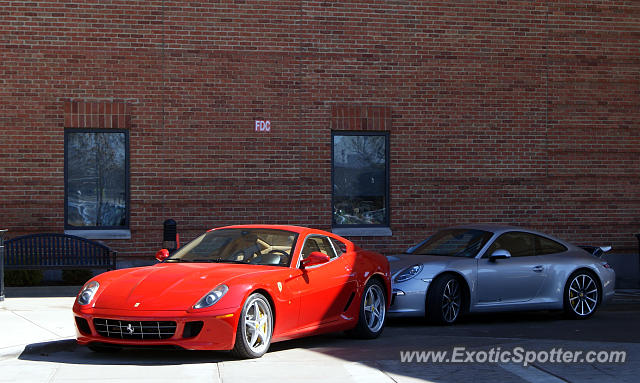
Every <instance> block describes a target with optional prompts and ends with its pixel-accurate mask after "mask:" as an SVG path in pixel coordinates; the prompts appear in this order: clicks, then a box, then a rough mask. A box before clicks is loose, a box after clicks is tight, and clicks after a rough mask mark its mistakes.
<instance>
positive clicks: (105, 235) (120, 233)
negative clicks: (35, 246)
mask: <svg viewBox="0 0 640 383" xmlns="http://www.w3.org/2000/svg"><path fill="white" fill-rule="evenodd" d="M64 233H65V234H69V235H75V236H78V237H82V238H86V239H131V230H129V229H113V230H65V231H64Z"/></svg>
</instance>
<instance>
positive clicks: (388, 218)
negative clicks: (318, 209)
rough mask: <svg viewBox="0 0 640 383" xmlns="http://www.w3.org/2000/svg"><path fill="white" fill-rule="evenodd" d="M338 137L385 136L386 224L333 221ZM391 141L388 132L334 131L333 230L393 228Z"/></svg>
mask: <svg viewBox="0 0 640 383" xmlns="http://www.w3.org/2000/svg"><path fill="white" fill-rule="evenodd" d="M336 136H383V137H384V140H385V153H384V156H385V169H384V171H385V196H384V204H385V209H386V214H385V222H383V223H381V224H336V223H334V221H333V214H334V206H335V202H336V198H335V193H334V185H335V184H334V181H335V179H334V176H335V171H334V168H335V160H334V159H335V153H334V151H335V149H334V148H335V137H336ZM390 146H391V139H390V135H389V132H388V131H379V130H377V131H362V130H332V131H331V227H332V228H336V229H337V228H341V229H342V228H373V227H375V228H378V227H380V228H388V227H391V204H390V202H391V198H390V194H391V186H390V184H389V179H390V176H389V175H390V171H389V168H390V167H391V166H390V162H391V161H390V159H391V155H390V153H391V150H390V149H391V148H390Z"/></svg>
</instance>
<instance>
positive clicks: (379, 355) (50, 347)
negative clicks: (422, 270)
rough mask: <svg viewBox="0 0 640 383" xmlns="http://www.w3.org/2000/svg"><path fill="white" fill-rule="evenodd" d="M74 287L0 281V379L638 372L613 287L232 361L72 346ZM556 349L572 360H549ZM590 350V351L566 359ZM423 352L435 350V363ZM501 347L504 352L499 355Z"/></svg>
mask: <svg viewBox="0 0 640 383" xmlns="http://www.w3.org/2000/svg"><path fill="white" fill-rule="evenodd" d="M79 289H80V287H79V286H77V287H44V288H7V292H6V295H7V297H6V299H5V301H3V302H0V382H5V381H6V382H68V381H86V380H91V381H93V382H113V381H118V382H124V381H136V382H144V381H154V382H163V381H167V382H168V381H176V380H189V381H190V382H191V381H197V382H200V381H202V382H205V381H206V382H236V381H247V380H260V381H261V382H281V381H283V380H285V381H288V382H289V381H290V382H302V381H304V382H341V383H342V382H367V383H376V382H443V383H444V382H458V381H466V380H472V381H474V382H485V381H486V382H489V381H491V382H493V381H506V382H596V381H597V382H601V381H607V382H610V381H615V382H634V383H635V382H637V373H638V371H640V331H638V329H637V326H638V319H640V292H639V291H635V290H627V291H619V292H618V293H617V294H616V297H615V299H614V302H613V303H612V304H610V305H608V306H605V307H603V308H602V309H601V310H599V311H598V312H597V313H596V315H595V316H594V317H593V318H591V319H589V320H583V321H575V320H566V319H564V318H563V317H562V316H561V315H560V314H558V313H552V312H525V313H515V314H514V313H503V314H487V315H474V316H470V317H467V318H466V319H465V320H464V321H463V322H462V323H460V324H457V325H455V326H430V325H427V324H425V323H424V322H423V321H421V320H417V319H415V320H414V319H412V320H391V321H389V322H388V324H387V327H386V329H385V331H384V333H383V335H382V336H381V337H380V338H379V339H375V340H355V339H350V338H348V337H347V336H345V335H344V334H339V333H338V334H328V335H322V336H315V337H310V338H304V339H298V340H293V341H287V342H280V343H275V344H273V345H272V346H271V349H270V351H269V352H268V353H267V354H266V355H265V356H263V357H262V358H260V359H255V360H237V359H234V358H233V357H232V356H231V355H230V354H229V353H228V352H219V351H218V352H216V351H211V352H209V351H186V350H139V349H136V350H124V351H122V352H119V353H113V354H100V353H94V352H92V351H90V350H88V349H87V348H86V347H81V346H78V345H77V344H76V342H75V340H74V336H75V329H74V324H73V316H72V313H71V306H72V305H73V300H74V295H75V293H76V292H77V291H78V290H79ZM518 352H522V354H521V355H529V354H531V355H535V356H536V360H533V361H531V362H530V363H524V362H523V361H522V360H518V359H517V358H515V356H516V355H518ZM560 352H562V353H564V354H567V355H568V356H569V357H575V358H574V359H572V360H570V361H568V362H567V361H560V362H558V361H555V360H549V355H551V359H553V357H554V355H555V356H558V355H561V354H559V353H560ZM589 352H593V355H598V356H602V358H601V360H600V361H598V360H594V361H589V362H587V361H584V360H583V361H581V360H579V359H580V358H578V357H577V355H579V356H580V357H584V356H585V355H587V354H588V353H589ZM611 352H616V353H624V356H625V358H624V361H623V362H621V361H619V360H618V361H617V362H614V363H610V362H609V361H603V360H604V357H605V356H607V355H608V354H610V353H611ZM428 353H431V354H432V355H431V356H435V355H436V353H444V354H441V355H446V358H443V359H441V360H438V361H434V360H433V359H428V358H426V357H425V356H428V355H427V354H428ZM505 353H509V354H513V355H510V356H512V358H511V359H509V358H502V360H501V359H500V356H505V355H506V354H505ZM527 353H528V354H527ZM554 353H555V354H554ZM456 356H457V357H456ZM492 356H493V357H495V360H492V359H491V358H492ZM508 356H509V355H508ZM420 358H422V359H420ZM403 359H404V360H403ZM419 359H420V360H419ZM525 364H526V366H525Z"/></svg>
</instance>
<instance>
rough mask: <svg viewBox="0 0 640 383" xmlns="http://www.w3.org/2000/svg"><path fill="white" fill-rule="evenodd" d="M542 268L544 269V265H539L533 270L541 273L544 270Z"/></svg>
mask: <svg viewBox="0 0 640 383" xmlns="http://www.w3.org/2000/svg"><path fill="white" fill-rule="evenodd" d="M542 270H544V266H542V265H538V266H535V267H534V268H533V271H535V272H536V273H540V272H542Z"/></svg>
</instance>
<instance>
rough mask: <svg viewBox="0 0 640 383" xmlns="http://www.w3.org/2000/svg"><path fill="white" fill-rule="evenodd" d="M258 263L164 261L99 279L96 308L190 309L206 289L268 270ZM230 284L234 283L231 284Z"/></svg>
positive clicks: (207, 290) (120, 271)
mask: <svg viewBox="0 0 640 383" xmlns="http://www.w3.org/2000/svg"><path fill="white" fill-rule="evenodd" d="M268 270H269V268H266V270H265V266H256V265H239V264H226V263H225V264H223V263H220V264H217V263H216V264H212V263H162V264H158V265H155V266H148V267H141V268H134V269H130V270H127V271H124V272H122V270H118V272H119V273H118V274H117V275H116V276H115V277H113V278H105V280H104V281H101V280H98V281H99V283H100V289H99V290H98V294H97V296H96V298H95V299H96V301H95V306H94V307H95V308H99V309H117V310H123V309H128V310H131V309H135V310H187V309H189V308H190V307H191V306H193V305H194V304H195V303H196V302H197V301H198V300H199V299H200V298H202V297H203V296H204V295H205V294H206V293H207V292H209V291H210V290H211V289H213V288H214V287H216V286H218V285H220V284H221V283H225V282H228V281H229V280H230V279H233V278H235V277H238V276H241V275H242V276H246V275H250V274H258V273H264V272H268ZM229 287H231V286H229Z"/></svg>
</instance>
